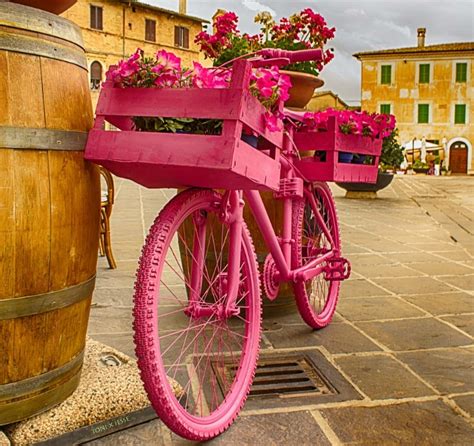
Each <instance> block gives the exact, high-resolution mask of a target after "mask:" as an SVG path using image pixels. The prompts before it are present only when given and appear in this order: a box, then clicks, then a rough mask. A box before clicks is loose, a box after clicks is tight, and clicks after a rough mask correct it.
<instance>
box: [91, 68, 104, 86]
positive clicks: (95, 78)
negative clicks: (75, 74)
mask: <svg viewBox="0 0 474 446" xmlns="http://www.w3.org/2000/svg"><path fill="white" fill-rule="evenodd" d="M101 82H102V65H101V64H100V62H97V61H94V62H92V63H91V90H98V89H99V88H100V83H101Z"/></svg>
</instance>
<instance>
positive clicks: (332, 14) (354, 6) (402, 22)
mask: <svg viewBox="0 0 474 446" xmlns="http://www.w3.org/2000/svg"><path fill="white" fill-rule="evenodd" d="M140 1H142V2H144V3H149V4H154V5H156V6H161V7H163V8H168V9H173V10H177V9H178V0H140ZM308 7H310V8H312V9H313V10H314V11H316V12H318V13H320V14H321V15H322V16H323V17H324V18H325V19H326V21H327V23H328V25H329V26H335V27H336V37H335V38H334V39H332V40H331V41H330V42H328V47H331V48H334V51H335V58H334V59H333V61H331V63H330V64H329V65H327V66H326V67H325V68H324V70H323V71H322V73H321V75H320V77H321V78H322V79H323V80H324V81H325V85H324V87H322V89H324V90H326V89H330V90H332V91H334V92H335V93H336V94H339V95H340V97H341V98H342V99H343V100H345V101H346V102H348V103H349V104H356V103H358V102H359V101H360V62H359V61H357V59H355V58H354V57H352V54H354V53H356V52H359V51H370V50H376V49H388V48H399V47H406V46H416V42H417V37H416V29H417V28H419V27H424V28H426V29H427V31H426V45H430V44H436V43H447V42H467V41H474V25H473V24H474V0H358V1H349V0H307V1H291V0H259V1H255V0H218V1H211V0H188V14H190V15H194V16H198V17H202V18H204V19H208V20H211V17H212V15H213V14H214V12H215V10H216V9H217V8H221V9H225V10H228V11H233V12H235V13H236V14H237V15H238V16H239V28H240V30H241V31H242V32H248V33H250V34H256V33H257V32H258V31H259V29H258V26H257V25H256V24H255V23H254V22H253V17H254V16H255V14H256V13H258V12H260V11H269V12H271V13H272V14H273V16H274V18H276V19H279V18H281V17H288V16H290V15H291V14H293V13H295V12H299V11H301V10H302V9H304V8H308Z"/></svg>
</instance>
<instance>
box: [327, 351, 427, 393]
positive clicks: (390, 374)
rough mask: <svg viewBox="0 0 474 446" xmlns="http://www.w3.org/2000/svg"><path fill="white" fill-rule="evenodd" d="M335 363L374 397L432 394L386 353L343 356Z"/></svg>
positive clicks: (358, 385) (363, 390)
mask: <svg viewBox="0 0 474 446" xmlns="http://www.w3.org/2000/svg"><path fill="white" fill-rule="evenodd" d="M336 363H337V364H338V365H339V366H340V367H341V369H342V370H343V371H344V372H345V373H346V375H348V376H350V377H351V379H352V381H353V382H354V384H356V385H357V387H358V388H359V389H360V390H362V392H364V394H365V395H367V396H368V397H369V398H371V399H373V400H380V399H392V398H409V397H421V396H429V395H433V394H434V392H433V390H432V389H431V388H430V387H428V386H427V385H426V384H424V383H423V382H422V381H420V379H418V378H417V377H416V376H415V375H413V374H412V373H411V372H410V371H409V370H408V369H407V368H406V367H404V366H403V365H402V364H401V363H400V362H399V361H396V360H395V359H394V358H393V357H391V356H388V355H371V356H365V355H364V356H363V355H356V356H346V357H339V358H337V359H336Z"/></svg>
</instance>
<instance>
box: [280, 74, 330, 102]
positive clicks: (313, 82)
mask: <svg viewBox="0 0 474 446" xmlns="http://www.w3.org/2000/svg"><path fill="white" fill-rule="evenodd" d="M280 73H283V74H286V75H288V76H290V80H291V88H290V91H289V93H290V98H289V99H288V100H287V101H286V102H285V106H286V107H294V108H304V107H305V106H306V104H307V103H308V102H309V101H310V100H311V98H312V97H313V93H314V90H315V89H316V88H319V87H322V86H323V85H324V81H323V80H322V79H319V78H318V77H316V76H314V75H313V74H307V73H301V72H299V71H286V70H280Z"/></svg>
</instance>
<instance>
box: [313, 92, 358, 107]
mask: <svg viewBox="0 0 474 446" xmlns="http://www.w3.org/2000/svg"><path fill="white" fill-rule="evenodd" d="M327 108H334V109H336V110H345V109H348V108H350V107H349V105H348V104H346V103H345V102H344V101H343V100H342V99H341V98H340V97H339V95H337V94H336V93H334V92H333V91H331V90H323V91H317V90H316V91H315V92H314V94H313V97H312V98H311V100H310V101H309V102H308V104H307V105H306V107H305V109H306V110H309V111H322V110H326V109H327Z"/></svg>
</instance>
